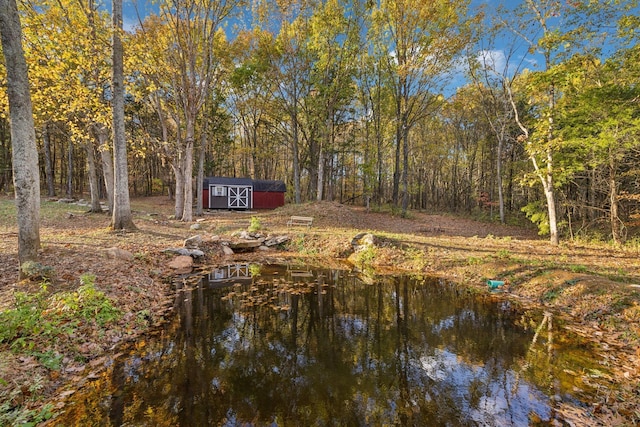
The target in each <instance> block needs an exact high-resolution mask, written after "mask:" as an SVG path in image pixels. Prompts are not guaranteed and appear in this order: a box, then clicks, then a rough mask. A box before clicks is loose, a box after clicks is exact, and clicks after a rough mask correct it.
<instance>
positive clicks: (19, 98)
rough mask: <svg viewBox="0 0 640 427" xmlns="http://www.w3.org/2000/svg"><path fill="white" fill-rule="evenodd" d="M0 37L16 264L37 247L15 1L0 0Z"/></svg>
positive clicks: (36, 182) (34, 179) (34, 166)
mask: <svg viewBox="0 0 640 427" xmlns="http://www.w3.org/2000/svg"><path fill="white" fill-rule="evenodd" d="M0 38H1V39H2V51H3V53H4V60H5V68H6V71H7V95H8V98H9V121H10V123H11V144H12V153H13V156H12V162H13V185H14V188H15V198H16V208H17V217H18V263H19V265H22V264H23V263H24V262H26V261H35V260H37V259H38V249H40V174H39V170H38V150H37V147H36V132H35V128H34V124H33V109H32V106H31V94H30V92H29V78H28V75H27V62H26V61H25V58H24V51H23V50H22V31H21V28H20V15H19V14H18V7H17V5H16V2H15V0H0Z"/></svg>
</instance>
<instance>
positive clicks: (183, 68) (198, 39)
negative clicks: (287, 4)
mask: <svg viewBox="0 0 640 427" xmlns="http://www.w3.org/2000/svg"><path fill="white" fill-rule="evenodd" d="M241 2H242V0H221V1H214V0H205V1H198V0H188V1H182V0H180V1H178V0H169V1H168V2H166V3H162V5H161V17H162V19H163V20H164V21H165V22H166V23H167V25H166V29H167V31H169V33H170V36H171V40H172V41H173V45H172V47H171V49H170V50H169V52H168V53H169V55H170V62H172V63H174V64H175V67H176V68H177V72H178V73H177V75H175V76H174V78H173V82H172V89H173V95H174V96H175V100H176V105H177V106H178V107H179V109H180V115H181V118H182V120H183V121H184V122H183V129H181V131H182V132H183V133H184V137H183V138H181V142H182V143H181V145H180V150H179V153H180V155H179V159H181V160H182V161H181V164H180V165H178V166H179V167H180V166H181V170H180V172H181V174H182V177H181V179H182V180H183V182H182V191H178V190H179V188H178V184H177V185H176V204H178V203H179V202H181V204H182V206H183V211H182V212H181V213H180V215H179V217H180V219H182V220H183V221H191V220H192V219H193V159H194V144H195V138H196V125H197V121H198V118H199V116H200V115H201V114H202V112H203V109H204V106H205V105H206V102H207V101H208V99H209V98H210V97H211V95H212V93H213V91H212V88H213V87H215V86H216V85H217V84H218V83H219V79H220V77H221V68H220V58H219V57H218V55H217V54H216V47H217V46H219V45H220V44H222V42H223V40H224V39H225V34H224V32H223V31H222V28H221V25H222V23H223V21H224V20H225V19H226V18H228V17H229V16H230V15H231V13H232V12H233V11H234V10H235V8H236V7H237V6H238V5H239V4H241ZM174 118H178V116H177V115H174ZM178 179H180V177H178V176H176V182H177V181H178ZM179 193H180V194H179ZM179 199H180V201H179ZM176 214H178V212H176Z"/></svg>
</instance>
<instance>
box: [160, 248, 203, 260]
mask: <svg viewBox="0 0 640 427" xmlns="http://www.w3.org/2000/svg"><path fill="white" fill-rule="evenodd" d="M163 252H171V253H174V254H178V255H183V256H190V257H193V258H200V257H203V256H204V252H202V251H201V250H200V249H187V248H168V249H165V250H164V251H163Z"/></svg>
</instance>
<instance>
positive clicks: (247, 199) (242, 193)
mask: <svg viewBox="0 0 640 427" xmlns="http://www.w3.org/2000/svg"><path fill="white" fill-rule="evenodd" d="M227 201H228V203H229V208H231V209H249V208H251V187H231V186H230V187H229V189H228V191H227Z"/></svg>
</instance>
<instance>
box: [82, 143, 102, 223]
mask: <svg viewBox="0 0 640 427" xmlns="http://www.w3.org/2000/svg"><path fill="white" fill-rule="evenodd" d="M84 147H85V150H86V152H87V169H89V191H90V193H91V210H90V212H93V213H101V212H102V207H101V206H100V191H99V190H98V172H97V170H96V153H95V148H94V146H93V143H92V142H91V141H89V140H87V141H86V142H85V145H84Z"/></svg>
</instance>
